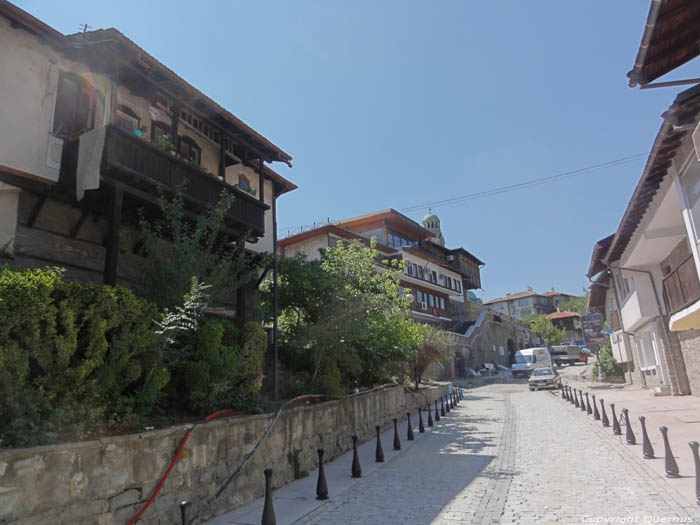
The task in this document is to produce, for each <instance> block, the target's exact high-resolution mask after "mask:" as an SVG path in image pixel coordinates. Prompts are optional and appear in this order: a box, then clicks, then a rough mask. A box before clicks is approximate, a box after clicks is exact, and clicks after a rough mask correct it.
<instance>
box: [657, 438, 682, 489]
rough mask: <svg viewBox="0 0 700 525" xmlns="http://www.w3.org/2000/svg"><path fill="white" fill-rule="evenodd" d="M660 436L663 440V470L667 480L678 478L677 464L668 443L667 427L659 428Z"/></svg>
mask: <svg viewBox="0 0 700 525" xmlns="http://www.w3.org/2000/svg"><path fill="white" fill-rule="evenodd" d="M659 430H660V431H661V435H662V436H663V438H664V469H665V470H666V477H667V478H680V476H679V475H678V463H676V458H674V457H673V452H671V445H670V443H669V442H668V427H659Z"/></svg>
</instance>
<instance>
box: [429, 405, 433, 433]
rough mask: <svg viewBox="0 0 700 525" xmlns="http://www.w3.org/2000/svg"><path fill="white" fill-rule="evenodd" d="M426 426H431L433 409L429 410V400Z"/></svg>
mask: <svg viewBox="0 0 700 525" xmlns="http://www.w3.org/2000/svg"><path fill="white" fill-rule="evenodd" d="M428 426H429V427H432V426H433V411H432V410H431V407H430V402H428Z"/></svg>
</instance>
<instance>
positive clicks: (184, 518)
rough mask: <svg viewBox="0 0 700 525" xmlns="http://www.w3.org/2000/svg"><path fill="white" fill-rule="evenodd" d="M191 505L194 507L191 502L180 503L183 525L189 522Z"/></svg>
mask: <svg viewBox="0 0 700 525" xmlns="http://www.w3.org/2000/svg"><path fill="white" fill-rule="evenodd" d="M191 505H192V502H191V501H181V502H180V517H181V518H182V525H187V522H188V518H187V513H188V511H189V508H190V506H191Z"/></svg>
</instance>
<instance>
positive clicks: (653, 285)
mask: <svg viewBox="0 0 700 525" xmlns="http://www.w3.org/2000/svg"><path fill="white" fill-rule="evenodd" d="M608 268H612V269H614V270H624V271H626V272H637V273H644V274H646V275H647V276H648V277H649V282H650V283H651V289H652V290H654V300H655V301H656V307H657V308H658V310H659V318H660V319H661V325H662V326H663V333H664V342H665V343H666V348H667V349H668V353H669V357H670V358H671V367H672V368H673V375H675V376H676V391H677V392H678V395H681V384H680V378H679V377H678V369H677V368H676V360H675V358H674V356H673V351H672V349H671V339H670V338H669V337H668V330H667V329H666V319H665V318H664V315H663V313H662V312H663V310H662V309H661V301H660V300H659V293H658V292H657V291H656V283H654V276H653V275H652V274H651V272H650V271H649V270H639V269H637V268H623V267H622V266H608ZM614 284H615V279H613V285H614ZM620 322H622V315H620ZM643 376H644V374H642V377H643ZM644 382H645V383H646V380H645V381H644ZM669 386H670V385H669Z"/></svg>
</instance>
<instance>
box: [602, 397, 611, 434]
mask: <svg viewBox="0 0 700 525" xmlns="http://www.w3.org/2000/svg"><path fill="white" fill-rule="evenodd" d="M600 419H602V423H603V426H604V427H609V426H610V421H608V414H607V412H605V399H601V400H600Z"/></svg>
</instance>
